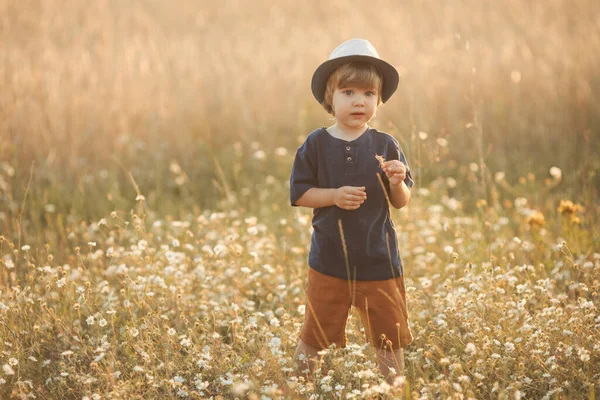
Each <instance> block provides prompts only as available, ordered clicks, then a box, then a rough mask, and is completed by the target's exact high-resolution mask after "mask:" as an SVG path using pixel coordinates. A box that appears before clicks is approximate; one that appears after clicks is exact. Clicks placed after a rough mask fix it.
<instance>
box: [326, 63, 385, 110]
mask: <svg viewBox="0 0 600 400" xmlns="http://www.w3.org/2000/svg"><path fill="white" fill-rule="evenodd" d="M346 86H353V87H357V88H360V89H376V90H377V107H379V106H381V104H382V101H381V88H382V86H383V78H382V77H381V74H380V73H379V71H377V68H375V66H374V65H373V64H369V63H364V62H351V63H348V64H344V65H342V66H340V67H338V68H337V69H336V70H335V71H333V73H332V74H331V75H330V76H329V79H327V84H326V85H325V96H324V99H323V103H321V105H322V106H323V108H325V110H326V111H327V112H328V113H329V114H331V115H334V116H335V111H334V110H333V104H332V101H333V92H334V91H335V90H336V89H339V88H341V87H346Z"/></svg>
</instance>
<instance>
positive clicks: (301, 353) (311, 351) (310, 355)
mask: <svg viewBox="0 0 600 400" xmlns="http://www.w3.org/2000/svg"><path fill="white" fill-rule="evenodd" d="M319 351H320V349H317V348H314V347H312V346H309V345H307V344H306V343H304V342H303V341H302V340H299V341H298V347H296V352H295V353H294V360H295V361H296V374H297V375H299V376H300V375H309V374H310V373H311V372H312V371H313V369H314V367H315V364H316V363H317V362H318V360H319ZM307 370H308V374H307V373H306V371H307Z"/></svg>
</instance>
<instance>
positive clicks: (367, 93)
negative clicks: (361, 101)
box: [365, 90, 375, 96]
mask: <svg viewBox="0 0 600 400" xmlns="http://www.w3.org/2000/svg"><path fill="white" fill-rule="evenodd" d="M365 94H366V95H367V96H375V93H373V92H371V91H370V90H369V91H368V92H366V93H365Z"/></svg>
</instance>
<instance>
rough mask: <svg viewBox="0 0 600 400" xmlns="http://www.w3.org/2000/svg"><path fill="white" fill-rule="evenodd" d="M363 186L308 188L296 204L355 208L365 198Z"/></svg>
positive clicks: (316, 206) (315, 206) (311, 206)
mask: <svg viewBox="0 0 600 400" xmlns="http://www.w3.org/2000/svg"><path fill="white" fill-rule="evenodd" d="M365 189H366V188H365V187H364V186H361V187H355V186H342V187H340V188H337V189H322V188H315V187H313V188H310V189H308V190H307V191H306V192H305V193H304V194H303V195H302V196H301V197H300V198H299V199H298V200H297V201H296V205H298V206H302V207H310V208H322V207H330V206H338V207H339V208H343V209H344V210H356V209H357V208H358V207H360V206H361V204H362V203H364V201H365V200H366V199H367V194H366V192H365Z"/></svg>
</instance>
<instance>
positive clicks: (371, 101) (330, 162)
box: [290, 39, 413, 383]
mask: <svg viewBox="0 0 600 400" xmlns="http://www.w3.org/2000/svg"><path fill="white" fill-rule="evenodd" d="M398 80H399V77H398V72H397V71H396V69H395V68H394V67H393V66H392V65H390V64H389V63H387V62H385V61H383V60H382V59H380V58H379V55H378V54H377V51H376V50H375V48H374V47H373V46H372V45H371V43H369V42H368V41H366V40H362V39H352V40H349V41H347V42H344V43H342V44H341V45H340V46H338V47H337V48H336V49H335V50H334V51H333V52H332V53H331V56H330V58H329V60H327V61H325V62H324V63H323V64H321V65H320V66H319V67H318V68H317V70H316V71H315V73H314V75H313V78H312V92H313V95H314V96H315V98H316V99H317V101H318V102H319V103H320V104H322V105H323V107H324V108H325V110H326V111H327V112H329V113H330V114H332V115H333V116H334V117H335V124H334V125H332V126H330V127H329V128H320V129H317V130H315V131H314V132H312V133H311V134H310V135H309V136H308V137H307V139H306V141H305V142H304V143H303V144H302V146H300V147H299V148H298V150H297V152H296V157H295V160H294V166H293V168H292V173H291V177H290V200H291V204H292V206H303V207H310V208H313V209H314V211H313V220H312V225H313V228H314V231H313V234H312V239H311V246H310V254H309V258H308V264H309V267H310V268H309V269H308V279H307V285H306V294H307V304H306V314H305V320H304V324H303V327H302V331H301V333H300V340H299V343H298V347H297V349H296V354H295V357H294V358H295V359H296V362H297V366H298V368H297V370H298V372H300V373H302V372H304V371H306V370H307V369H308V370H309V371H310V370H312V368H313V366H314V365H313V363H314V362H312V361H310V360H314V359H315V358H318V352H319V351H320V350H322V349H325V348H327V347H329V346H330V345H331V344H335V345H336V347H344V346H345V345H346V337H345V327H346V321H347V319H348V314H349V311H350V309H351V306H355V307H356V308H357V309H358V311H359V313H360V317H361V321H362V324H363V326H364V328H365V332H366V336H367V340H368V341H369V342H370V343H371V344H372V345H373V346H374V347H375V350H376V354H377V361H378V365H379V368H380V371H381V372H382V374H383V375H384V377H386V380H387V381H388V382H390V383H391V382H393V380H394V374H393V372H394V371H395V372H396V373H398V374H402V373H403V368H404V361H403V352H402V348H403V347H406V346H407V345H408V344H410V343H411V342H412V340H413V337H412V334H411V331H410V328H409V326H408V313H407V308H406V295H405V288H404V280H403V268H402V261H401V258H400V256H399V254H398V247H397V239H396V231H395V229H394V223H393V222H392V219H391V217H390V211H389V206H388V199H389V202H390V203H391V204H392V205H393V206H394V207H395V208H397V209H399V208H402V207H404V206H405V205H406V204H407V203H408V201H409V199H410V188H411V187H412V186H413V180H412V177H411V173H410V170H409V169H408V164H407V161H406V158H405V156H404V153H403V152H402V150H401V149H400V146H399V144H398V141H397V140H396V139H394V138H393V137H392V136H390V135H388V134H386V133H383V132H379V131H377V130H376V129H373V128H371V127H369V126H368V125H367V123H368V122H369V121H370V120H371V119H372V118H373V117H374V116H375V112H376V111H377V109H378V108H379V107H380V106H381V105H382V104H383V103H385V102H386V101H387V100H388V99H389V98H390V96H391V95H392V94H393V93H394V91H395V90H396V88H397V87H398ZM376 156H377V157H376ZM382 157H383V159H382ZM384 160H387V161H384Z"/></svg>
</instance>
